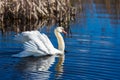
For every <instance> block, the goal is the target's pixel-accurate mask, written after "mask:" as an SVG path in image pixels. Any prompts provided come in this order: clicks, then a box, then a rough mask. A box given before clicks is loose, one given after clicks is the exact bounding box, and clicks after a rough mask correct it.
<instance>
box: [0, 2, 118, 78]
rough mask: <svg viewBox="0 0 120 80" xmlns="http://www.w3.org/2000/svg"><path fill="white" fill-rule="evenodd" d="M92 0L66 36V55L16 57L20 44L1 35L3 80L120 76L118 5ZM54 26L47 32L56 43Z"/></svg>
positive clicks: (1, 71) (0, 55) (1, 74)
mask: <svg viewBox="0 0 120 80" xmlns="http://www.w3.org/2000/svg"><path fill="white" fill-rule="evenodd" d="M90 1H91V2H85V3H83V5H82V12H80V13H79V14H78V16H77V18H76V22H75V23H71V25H70V26H71V32H72V34H71V37H69V38H68V37H64V39H65V43H66V51H67V52H66V53H65V55H63V56H46V57H39V58H33V57H28V58H13V57H11V55H12V54H15V53H18V51H20V50H21V49H20V46H21V45H20V44H19V43H17V44H16V42H15V41H13V40H12V38H13V36H10V37H5V36H1V37H0V80H54V79H58V80H120V16H119V14H120V11H119V10H117V7H118V5H117V4H112V3H111V4H110V5H108V4H106V5H105V3H103V2H102V1H101V2H99V3H97V1H96V2H95V1H94V2H93V0H90ZM115 1H117V0H115ZM88 3H89V4H88ZM113 3H114V2H113ZM53 29H54V27H52V28H51V31H50V33H48V34H49V35H48V36H49V37H50V39H51V41H52V43H53V44H54V45H55V47H56V46H57V44H56V39H55V36H54V35H53ZM45 30H46V29H43V30H42V32H44V33H46V31H45ZM12 51H13V52H12Z"/></svg>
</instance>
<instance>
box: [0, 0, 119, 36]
mask: <svg viewBox="0 0 120 80" xmlns="http://www.w3.org/2000/svg"><path fill="white" fill-rule="evenodd" d="M85 4H87V7H85V6H84V5H85ZM119 4H120V0H109V1H108V0H0V33H2V34H4V33H8V32H11V31H14V32H16V33H19V32H23V31H30V30H36V29H39V28H41V27H44V26H47V30H48V31H49V29H50V27H51V26H53V25H57V26H63V27H64V28H65V29H66V30H67V32H68V33H70V24H71V23H73V22H75V21H77V22H79V23H80V21H79V20H77V19H76V18H78V17H79V18H82V17H83V18H84V17H85V16H86V15H85V14H86V10H87V9H88V10H89V11H90V13H91V15H92V13H93V12H95V13H99V12H105V13H106V14H108V15H110V16H111V15H113V14H115V15H116V16H114V17H110V16H109V17H108V18H110V19H111V20H112V19H114V18H115V19H117V21H116V22H117V23H119V17H120V16H119V15H120V10H119V9H120V5H119ZM93 5H94V6H93ZM99 5H103V6H102V9H101V10H103V11H100V9H99ZM94 10H96V11H94ZM100 14H102V13H100ZM98 17H99V16H98ZM111 23H114V22H111Z"/></svg>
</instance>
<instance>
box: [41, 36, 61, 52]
mask: <svg viewBox="0 0 120 80" xmlns="http://www.w3.org/2000/svg"><path fill="white" fill-rule="evenodd" d="M42 37H43V39H44V41H46V42H44V44H45V45H46V46H47V48H48V49H49V51H50V52H51V53H62V52H61V51H59V50H58V49H56V48H54V46H53V45H52V42H51V41H50V40H49V38H48V37H47V35H45V34H42Z"/></svg>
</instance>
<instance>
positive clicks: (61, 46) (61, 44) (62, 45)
mask: <svg viewBox="0 0 120 80" xmlns="http://www.w3.org/2000/svg"><path fill="white" fill-rule="evenodd" d="M54 33H55V35H56V38H57V41H58V49H59V50H60V51H62V52H64V49H65V43H64V39H63V37H62V35H61V34H60V32H58V31H56V30H55V31H54Z"/></svg>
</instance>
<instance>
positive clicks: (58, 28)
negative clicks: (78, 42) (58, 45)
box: [55, 27, 67, 34]
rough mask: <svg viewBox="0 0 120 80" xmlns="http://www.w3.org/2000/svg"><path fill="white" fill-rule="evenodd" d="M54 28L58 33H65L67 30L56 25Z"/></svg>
mask: <svg viewBox="0 0 120 80" xmlns="http://www.w3.org/2000/svg"><path fill="white" fill-rule="evenodd" d="M55 30H56V31H57V32H59V33H65V34H67V32H66V31H65V30H64V28H63V27H57V28H56V29H55Z"/></svg>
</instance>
